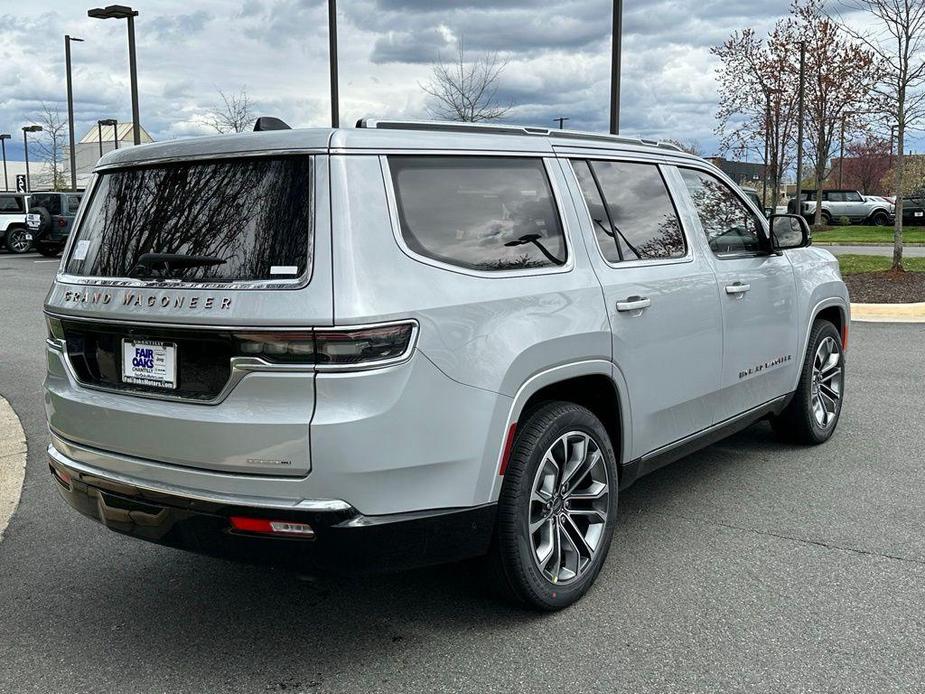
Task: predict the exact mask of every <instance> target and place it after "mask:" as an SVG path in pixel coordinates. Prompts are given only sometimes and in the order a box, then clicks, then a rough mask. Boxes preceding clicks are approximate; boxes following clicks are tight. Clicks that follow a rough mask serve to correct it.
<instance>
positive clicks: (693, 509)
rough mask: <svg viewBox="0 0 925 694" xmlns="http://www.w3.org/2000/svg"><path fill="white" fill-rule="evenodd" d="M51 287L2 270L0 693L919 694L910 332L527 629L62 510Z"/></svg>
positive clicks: (628, 516)
mask: <svg viewBox="0 0 925 694" xmlns="http://www.w3.org/2000/svg"><path fill="white" fill-rule="evenodd" d="M55 268H56V265H55V264H54V263H53V262H52V263H49V262H44V259H41V258H40V257H39V256H37V255H32V254H30V255H27V256H18V257H14V256H9V255H7V254H5V253H4V254H0V321H2V323H0V325H2V327H0V394H2V395H3V396H4V397H6V398H7V399H8V400H9V401H10V403H11V404H12V405H13V407H14V408H15V410H16V411H17V413H18V414H19V417H20V419H21V420H22V424H23V427H24V428H25V430H26V434H27V437H28V450H29V454H28V468H27V472H26V480H25V485H24V488H23V493H22V499H21V503H20V506H19V509H18V511H17V512H16V514H15V515H14V516H13V518H12V521H11V523H10V526H9V528H8V529H7V531H6V535H5V536H4V538H3V541H2V543H0V692H48V691H69V692H155V691H158V692H161V691H163V692H167V691H170V692H173V691H190V692H193V691H196V692H202V691H208V692H220V691H242V692H267V691H287V692H291V691H306V692H372V691H382V692H422V691H427V692H430V691H433V692H444V691H445V692H456V691H473V692H474V691H479V692H484V691H524V692H562V691H571V692H597V691H601V692H603V691H607V692H613V691H620V692H647V691H652V692H693V691H697V692H717V691H725V692H740V691H755V692H784V691H793V692H808V691H819V692H822V691H825V692H847V691H851V692H860V691H869V692H889V691H897V692H916V691H919V692H920V691H925V645H923V644H925V466H923V459H925V443H923V435H922V434H923V431H925V426H923V417H922V412H923V410H925V389H923V387H922V384H923V381H925V362H923V350H922V344H923V339H925V325H890V324H859V323H855V324H853V325H852V331H851V337H850V344H849V353H848V379H847V396H846V406H845V410H844V413H843V416H842V420H841V423H840V425H839V430H838V432H837V433H836V435H835V436H834V438H833V439H832V440H831V441H830V442H829V443H828V444H826V445H824V446H821V447H818V448H812V449H810V448H796V447H788V446H782V445H780V444H778V443H777V442H776V441H775V440H774V439H773V437H772V436H771V432H770V429H769V427H768V426H767V425H765V424H760V425H756V426H754V427H752V428H750V429H749V430H747V431H745V432H743V433H741V434H739V435H737V436H735V437H734V438H732V439H729V440H727V441H724V442H722V443H720V444H718V445H715V446H712V447H711V448H709V449H706V450H705V451H702V452H701V453H698V454H696V455H694V456H691V457H689V458H687V459H685V460H683V461H680V462H678V463H676V464H674V465H672V466H670V467H668V468H664V469H662V470H660V471H658V472H657V473H655V474H653V475H651V476H650V477H647V478H645V479H643V480H641V481H640V482H638V483H637V484H636V485H635V486H634V487H632V488H631V489H629V490H627V491H626V492H624V493H623V494H622V496H621V500H620V523H619V526H618V529H617V535H616V538H615V542H614V546H613V548H612V550H611V554H610V557H609V559H608V562H607V564H606V566H605V567H604V570H603V572H602V574H601V577H600V579H599V580H598V582H597V584H596V586H595V587H594V588H593V590H592V591H591V593H590V594H589V595H588V596H587V597H586V598H585V599H584V600H583V601H581V602H580V603H579V604H577V605H576V606H574V607H573V608H571V609H568V610H566V611H564V612H561V613H558V614H554V615H536V614H532V613H526V612H523V611H520V610H518V609H516V608H513V607H510V606H508V605H506V604H505V603H503V602H499V601H498V600H496V599H495V598H493V597H492V596H491V595H490V593H488V592H487V591H486V590H485V587H484V586H483V585H482V584H481V582H480V581H479V580H477V574H476V572H475V571H474V570H473V567H471V566H470V565H461V566H460V565H456V566H449V567H442V568H437V569H430V570H424V571H417V572H413V573H405V574H398V575H392V576H385V577H376V578H366V579H362V580H347V581H343V580H341V581H328V580H320V581H318V580H308V579H307V578H306V577H300V576H297V575H293V574H289V573H286V572H283V571H279V570H273V569H269V568H263V567H250V566H241V565H235V564H231V563H227V562H223V561H219V560H215V559H209V558H204V557H199V556H195V555H191V554H186V553H182V552H177V551H173V550H168V549H164V548H160V547H156V546H153V545H148V544H144V543H141V542H139V541H134V540H130V539H127V538H123V537H120V536H117V535H115V534H113V533H110V532H109V531H107V530H105V529H104V528H102V527H101V526H99V525H96V524H94V523H92V522H91V521H89V520H86V519H84V518H82V517H80V516H78V515H77V514H75V513H74V512H72V511H71V510H70V509H69V508H66V507H65V505H64V504H63V502H61V501H60V500H59V499H58V498H57V493H56V492H55V489H54V485H53V483H52V481H51V480H50V478H49V476H48V470H47V465H46V463H45V457H44V456H45V453H44V451H45V447H46V444H47V433H46V429H45V419H44V412H43V407H42V397H41V381H42V377H43V369H44V346H43V339H44V325H43V320H42V316H41V305H42V300H43V298H44V294H45V291H46V289H47V286H48V284H49V282H50V281H51V278H52V276H53V274H54V271H55Z"/></svg>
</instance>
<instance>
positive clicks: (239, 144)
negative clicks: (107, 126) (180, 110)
mask: <svg viewBox="0 0 925 694" xmlns="http://www.w3.org/2000/svg"><path fill="white" fill-rule="evenodd" d="M358 125H359V126H360V127H356V128H336V129H335V128H305V129H292V130H268V131H262V132H246V133H230V134H227V135H213V136H208V137H196V138H189V139H185V140H172V141H167V142H158V143H153V144H146V145H142V146H140V147H131V148H126V149H119V150H116V151H113V152H109V153H108V154H106V155H105V156H104V157H103V158H102V159H100V161H99V164H98V165H97V168H108V167H112V166H124V165H132V164H140V163H146V162H156V161H169V160H173V159H186V158H191V157H213V156H214V157H226V156H235V155H242V156H243V155H248V154H255V153H266V152H280V153H294V152H319V153H330V152H334V153H336V152H348V151H349V152H364V151H368V152H381V151H394V150H402V151H409V150H410V151H415V150H420V151H435V150H439V151H447V152H452V151H460V152H469V153H471V152H480V151H481V152H499V151H501V152H511V153H521V152H522V153H531V154H548V155H555V154H556V153H557V152H572V151H576V150H577V151H582V152H589V151H591V150H619V151H631V152H642V153H649V154H654V153H657V154H658V155H660V156H662V157H664V156H668V157H671V158H681V159H688V160H690V159H694V160H696V159H699V158H698V157H695V156H693V155H690V154H686V153H684V152H682V151H680V149H678V148H677V147H675V146H674V145H670V144H666V143H659V142H655V141H647V140H642V139H638V138H628V137H621V136H614V135H607V134H602V133H582V132H575V131H570V130H550V129H547V128H531V127H523V126H507V125H475V124H468V123H439V122H432V121H421V122H412V121H407V122H405V121H371V120H363V121H360V122H359V123H358Z"/></svg>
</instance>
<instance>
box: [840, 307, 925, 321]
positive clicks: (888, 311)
mask: <svg viewBox="0 0 925 694" xmlns="http://www.w3.org/2000/svg"><path fill="white" fill-rule="evenodd" d="M851 320H853V321H855V320H856V321H864V322H868V323H925V302H923V303H917V304H854V303H853V304H851Z"/></svg>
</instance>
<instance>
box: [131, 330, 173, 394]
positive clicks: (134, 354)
mask: <svg viewBox="0 0 925 694" xmlns="http://www.w3.org/2000/svg"><path fill="white" fill-rule="evenodd" d="M122 382H123V383H134V384H136V385H142V386H155V387H157V388H168V389H174V388H176V387H177V346H176V345H175V344H173V343H172V342H157V341H154V340H122Z"/></svg>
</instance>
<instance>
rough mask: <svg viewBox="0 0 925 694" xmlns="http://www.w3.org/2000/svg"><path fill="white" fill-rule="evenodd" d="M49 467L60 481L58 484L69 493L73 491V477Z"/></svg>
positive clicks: (52, 466) (51, 466)
mask: <svg viewBox="0 0 925 694" xmlns="http://www.w3.org/2000/svg"><path fill="white" fill-rule="evenodd" d="M48 467H49V468H51V474H52V476H53V477H54V478H55V479H56V480H57V481H58V484H60V485H61V486H62V487H64V488H65V489H67V490H68V491H71V476H70V475H69V474H67V473H66V472H65V471H64V470H59V469H58V468H56V467H55V466H54V465H49V466H48Z"/></svg>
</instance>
